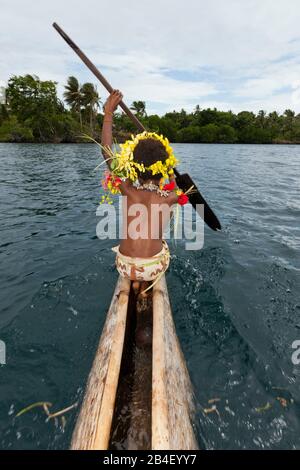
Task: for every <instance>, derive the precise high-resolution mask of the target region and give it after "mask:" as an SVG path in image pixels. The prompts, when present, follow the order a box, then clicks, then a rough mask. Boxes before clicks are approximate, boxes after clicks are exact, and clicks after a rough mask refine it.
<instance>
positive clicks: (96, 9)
mask: <svg viewBox="0 0 300 470" xmlns="http://www.w3.org/2000/svg"><path fill="white" fill-rule="evenodd" d="M53 21H56V22H57V23H58V24H59V25H60V26H61V27H62V28H63V29H64V30H65V31H66V32H67V33H68V34H69V35H70V37H71V38H72V39H73V40H74V41H75V42H76V43H77V44H78V45H79V47H80V48H81V49H82V50H83V51H84V52H85V53H86V54H87V56H88V57H89V58H90V59H91V60H92V62H94V63H95V65H96V66H97V67H98V68H99V70H100V71H101V72H102V74H103V75H104V76H105V77H106V78H107V79H108V81H109V82H110V83H111V85H112V86H113V87H114V88H118V89H120V90H122V92H123V94H124V101H125V102H126V103H127V104H131V103H132V101H133V100H142V101H145V102H146V109H147V112H148V113H149V114H152V113H157V114H159V115H161V114H164V113H165V112H167V111H172V110H180V109H181V108H184V109H186V110H187V111H192V110H193V109H194V108H195V106H196V105H199V106H200V108H202V109H204V108H207V107H216V108H217V109H219V110H224V111H226V110H232V111H234V112H239V111H243V110H249V111H254V112H257V111H259V110H260V109H264V110H265V111H267V112H271V111H274V110H276V111H278V112H283V111H284V110H285V109H287V108H290V109H293V110H294V111H296V112H297V113H299V112H300V28H299V24H300V1H299V0H284V1H283V0H243V1H241V0H210V1H204V0H186V1H182V0H172V1H171V0H143V1H141V0H139V1H138V0H109V1H101V0H84V1H78V0H51V2H49V1H47V2H46V1H45V0H44V1H43V0H40V1H38V0H35V1H34V0H26V1H25V0H0V85H1V84H2V85H3V84H5V83H6V82H7V80H8V78H9V77H10V76H11V75H23V74H26V73H30V74H36V75H38V76H39V77H40V78H41V79H43V80H46V79H47V80H48V79H51V80H55V81H57V82H58V92H59V95H60V96H62V92H63V85H64V84H65V83H66V80H67V77H68V76H70V75H75V76H76V77H77V78H78V80H79V81H80V83H83V82H86V81H91V82H93V83H95V84H96V83H97V80H96V78H95V77H94V76H93V75H92V74H91V72H90V71H89V70H88V69H86V66H85V65H84V64H83V63H82V62H81V61H80V59H79V58H78V57H77V56H76V55H75V54H74V52H73V51H72V50H71V49H70V47H69V46H68V45H67V44H66V43H65V42H64V41H63V40H62V38H61V37H60V36H59V35H58V34H57V32H56V31H55V30H54V29H53V28H52V26H51V25H52V23H53ZM97 88H98V92H99V94H100V96H101V98H102V100H103V101H105V99H106V98H107V92H106V90H104V88H103V87H102V85H101V84H100V83H99V84H98V85H97Z"/></svg>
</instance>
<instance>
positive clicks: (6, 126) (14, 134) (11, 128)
mask: <svg viewBox="0 0 300 470" xmlns="http://www.w3.org/2000/svg"><path fill="white" fill-rule="evenodd" d="M33 141H34V137H33V134H32V130H31V129H30V128H29V127H28V126H26V125H22V124H20V123H19V122H18V120H17V117H16V116H13V115H12V116H10V117H9V118H8V119H6V120H5V121H3V122H2V124H1V126H0V142H33Z"/></svg>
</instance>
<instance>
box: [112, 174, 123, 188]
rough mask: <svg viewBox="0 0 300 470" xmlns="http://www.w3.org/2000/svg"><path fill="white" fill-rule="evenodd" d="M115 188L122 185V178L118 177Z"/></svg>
mask: <svg viewBox="0 0 300 470" xmlns="http://www.w3.org/2000/svg"><path fill="white" fill-rule="evenodd" d="M113 184H114V186H115V187H116V188H117V187H118V186H120V184H122V180H121V178H119V177H118V176H117V177H116V178H115V180H114V182H113Z"/></svg>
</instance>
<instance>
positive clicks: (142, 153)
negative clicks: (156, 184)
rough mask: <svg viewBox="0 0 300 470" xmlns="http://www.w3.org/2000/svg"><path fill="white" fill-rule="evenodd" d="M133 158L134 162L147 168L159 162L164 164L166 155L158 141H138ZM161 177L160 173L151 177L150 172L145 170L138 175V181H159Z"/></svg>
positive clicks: (150, 139) (149, 139)
mask: <svg viewBox="0 0 300 470" xmlns="http://www.w3.org/2000/svg"><path fill="white" fill-rule="evenodd" d="M133 156H134V160H135V161H136V162H138V163H143V164H144V166H145V167H149V166H150V165H152V164H153V163H156V162H157V161H159V160H161V161H162V163H164V162H165V161H166V159H167V158H168V154H167V152H166V149H165V147H164V146H163V144H162V143H161V142H160V141H159V140H156V139H152V138H148V139H142V140H140V141H139V143H138V144H137V145H136V147H135V149H134V151H133ZM161 177H162V174H161V173H159V174H157V175H152V172H151V171H147V170H146V171H145V172H144V173H140V175H139V179H140V180H142V181H146V180H149V179H151V180H154V181H159V180H160V179H161Z"/></svg>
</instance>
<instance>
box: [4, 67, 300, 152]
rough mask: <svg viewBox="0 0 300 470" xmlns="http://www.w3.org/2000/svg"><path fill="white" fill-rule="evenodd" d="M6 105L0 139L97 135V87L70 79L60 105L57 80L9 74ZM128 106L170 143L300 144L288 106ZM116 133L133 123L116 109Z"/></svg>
mask: <svg viewBox="0 0 300 470" xmlns="http://www.w3.org/2000/svg"><path fill="white" fill-rule="evenodd" d="M6 97H7V103H6V104H2V105H0V141H9V142H77V141H81V139H80V137H79V136H80V135H81V134H82V133H86V134H89V135H90V136H92V137H93V138H95V139H96V140H99V138H100V132H101V126H102V121H103V114H101V113H99V105H100V97H99V95H98V92H97V89H96V87H95V85H93V84H92V83H84V84H83V85H80V83H79V82H78V80H77V78H76V77H73V76H71V77H69V78H68V80H67V84H66V86H65V91H64V100H65V102H66V104H67V109H66V108H65V106H64V104H63V103H62V102H61V101H60V100H59V99H58V97H57V91H56V82H54V81H51V80H48V81H42V80H40V79H39V78H38V77H36V76H34V75H25V76H13V77H11V78H10V80H9V82H8V87H7V90H6ZM131 109H132V110H133V112H134V113H135V114H136V115H137V117H138V118H139V120H140V121H141V122H142V124H143V125H144V126H145V128H146V129H149V130H151V131H155V132H157V133H159V134H163V135H165V136H166V137H168V139H169V140H170V141H171V142H194V143H213V142H216V143H235V142H238V143H247V144H248V143H249V144H254V143H258V144H269V143H288V142H289V143H293V142H295V143H300V114H298V115H296V114H295V112H294V111H292V110H290V109H287V110H285V112H284V113H283V114H281V115H279V114H278V113H277V112H276V111H274V112H272V113H269V114H267V113H266V112H265V111H264V110H261V111H259V112H258V113H257V114H255V113H253V112H249V111H241V112H240V113H237V114H234V113H233V112H232V111H218V110H217V109H216V108H214V109H211V108H208V109H201V108H200V106H199V105H197V106H196V107H195V109H194V111H193V112H191V113H187V111H185V110H184V109H181V110H180V111H172V112H168V113H166V114H165V115H164V116H158V115H157V114H153V115H147V113H146V105H145V102H144V101H134V102H133V103H132V105H131ZM113 130H114V137H115V138H117V139H121V140H124V139H126V138H128V137H130V134H132V133H135V132H136V127H135V125H134V124H133V123H132V121H131V120H130V118H128V117H127V116H126V115H125V114H124V113H119V112H118V113H115V117H114V124H113Z"/></svg>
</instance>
